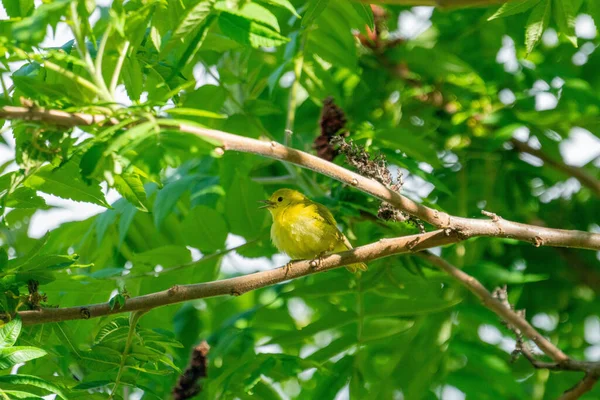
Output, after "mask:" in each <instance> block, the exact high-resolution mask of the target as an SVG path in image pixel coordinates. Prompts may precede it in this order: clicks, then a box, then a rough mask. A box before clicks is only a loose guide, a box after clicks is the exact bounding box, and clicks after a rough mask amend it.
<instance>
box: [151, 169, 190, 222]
mask: <svg viewBox="0 0 600 400" xmlns="http://www.w3.org/2000/svg"><path fill="white" fill-rule="evenodd" d="M196 180H198V177H197V176H193V175H192V176H186V177H184V178H181V179H178V180H176V181H174V182H170V183H168V184H166V185H165V186H164V187H163V188H162V189H161V190H159V191H158V193H157V195H156V198H155V200H154V205H153V207H152V213H153V214H154V224H155V225H156V227H157V228H160V227H161V225H162V223H163V221H164V219H165V218H166V217H167V216H168V215H169V214H170V213H171V212H172V211H173V209H174V208H175V205H176V204H177V202H178V201H179V198H180V197H181V196H182V195H183V193H185V192H186V191H187V190H190V188H191V187H192V184H193V183H194V181H196Z"/></svg>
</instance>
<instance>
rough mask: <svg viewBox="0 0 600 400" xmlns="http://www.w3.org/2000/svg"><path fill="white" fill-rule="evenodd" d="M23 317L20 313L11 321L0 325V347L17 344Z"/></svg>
mask: <svg viewBox="0 0 600 400" xmlns="http://www.w3.org/2000/svg"><path fill="white" fill-rule="evenodd" d="M22 325H23V323H22V322H21V317H19V316H18V315H17V316H15V317H14V318H13V319H11V320H10V321H9V322H7V323H5V324H3V325H0V348H4V347H10V346H12V345H14V344H15V342H16V341H17V338H18V337H19V334H20V333H21V327H22Z"/></svg>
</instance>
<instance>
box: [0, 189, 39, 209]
mask: <svg viewBox="0 0 600 400" xmlns="http://www.w3.org/2000/svg"><path fill="white" fill-rule="evenodd" d="M6 207H11V208H36V209H42V210H45V209H48V206H47V205H46V200H44V199H43V198H42V197H40V196H38V195H37V193H36V191H35V190H33V189H31V188H28V187H20V188H17V189H16V190H15V191H14V192H12V193H11V194H10V195H9V196H8V197H7V198H6Z"/></svg>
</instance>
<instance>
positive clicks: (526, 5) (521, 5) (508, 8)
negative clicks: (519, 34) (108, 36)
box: [488, 0, 545, 21]
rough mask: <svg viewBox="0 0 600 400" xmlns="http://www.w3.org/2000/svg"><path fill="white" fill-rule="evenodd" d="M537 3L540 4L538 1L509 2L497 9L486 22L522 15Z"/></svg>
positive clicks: (520, 0)
mask: <svg viewBox="0 0 600 400" xmlns="http://www.w3.org/2000/svg"><path fill="white" fill-rule="evenodd" d="M544 1H545V0H544ZM539 2H540V0H514V1H509V2H507V3H504V4H503V5H502V6H501V7H500V8H499V9H498V11H496V12H495V13H494V14H492V16H491V17H489V18H488V21H491V20H493V19H496V18H503V17H509V16H511V15H516V14H520V13H523V12H525V11H527V10H529V9H530V8H532V7H533V6H535V5H536V4H537V3H539Z"/></svg>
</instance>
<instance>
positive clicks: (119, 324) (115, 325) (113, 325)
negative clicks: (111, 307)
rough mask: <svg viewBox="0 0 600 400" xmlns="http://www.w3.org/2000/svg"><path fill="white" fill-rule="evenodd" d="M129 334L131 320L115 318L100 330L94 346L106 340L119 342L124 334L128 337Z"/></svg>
mask: <svg viewBox="0 0 600 400" xmlns="http://www.w3.org/2000/svg"><path fill="white" fill-rule="evenodd" d="M128 332H129V318H124V317H119V318H115V319H113V320H112V321H110V322H109V323H108V324H106V325H104V326H103V327H102V328H101V329H100V331H99V332H98V334H97V335H96V338H95V339H94V344H100V343H102V342H103V341H105V340H109V341H110V340H113V341H115V340H119V339H120V338H122V335H123V334H124V335H125V336H127V334H128Z"/></svg>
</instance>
